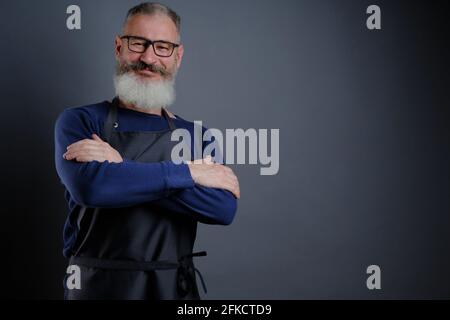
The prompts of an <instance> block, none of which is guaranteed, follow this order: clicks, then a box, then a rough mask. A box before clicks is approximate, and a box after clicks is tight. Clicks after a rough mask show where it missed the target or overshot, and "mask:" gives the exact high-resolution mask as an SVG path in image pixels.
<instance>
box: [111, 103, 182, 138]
mask: <svg viewBox="0 0 450 320" xmlns="http://www.w3.org/2000/svg"><path fill="white" fill-rule="evenodd" d="M118 108H119V98H118V97H115V98H114V99H113V101H112V102H111V106H110V109H109V112H108V116H107V117H106V121H105V124H104V128H103V138H104V140H106V141H107V142H110V140H111V133H112V131H113V129H114V128H117V126H118V123H117V110H118ZM161 113H162V116H163V117H164V118H165V119H166V121H167V123H168V124H169V129H170V130H171V131H174V130H175V129H176V128H177V127H176V126H175V123H174V122H173V119H172V118H171V117H170V116H169V114H168V113H167V111H166V109H165V108H161Z"/></svg>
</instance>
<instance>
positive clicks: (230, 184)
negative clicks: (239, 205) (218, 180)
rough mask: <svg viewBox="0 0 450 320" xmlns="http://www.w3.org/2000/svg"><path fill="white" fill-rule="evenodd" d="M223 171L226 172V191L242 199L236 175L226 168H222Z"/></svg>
mask: <svg viewBox="0 0 450 320" xmlns="http://www.w3.org/2000/svg"><path fill="white" fill-rule="evenodd" d="M221 169H222V170H223V172H224V175H225V177H224V178H223V183H224V189H225V190H228V191H230V192H231V193H233V195H234V196H235V197H236V198H237V199H240V198H241V191H240V188H239V181H238V178H237V177H236V175H235V174H234V172H233V170H231V168H229V167H226V166H221Z"/></svg>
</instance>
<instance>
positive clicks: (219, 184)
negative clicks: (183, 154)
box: [187, 157, 241, 199]
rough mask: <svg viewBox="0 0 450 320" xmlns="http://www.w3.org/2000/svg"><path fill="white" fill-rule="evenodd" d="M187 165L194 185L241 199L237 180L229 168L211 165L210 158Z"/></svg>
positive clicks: (215, 164)
mask: <svg viewBox="0 0 450 320" xmlns="http://www.w3.org/2000/svg"><path fill="white" fill-rule="evenodd" d="M187 164H188V166H189V170H190V171H191V176H192V179H193V180H194V182H195V183H197V184H199V185H201V186H204V187H208V188H217V189H225V190H228V191H230V192H231V193H233V194H234V196H235V197H236V198H238V199H239V198H240V197H241V191H240V189H239V181H238V178H237V177H236V175H235V174H234V172H233V170H231V169H230V168H228V167H226V166H224V165H221V164H217V163H213V162H212V161H211V157H208V158H206V159H205V160H200V161H194V162H187Z"/></svg>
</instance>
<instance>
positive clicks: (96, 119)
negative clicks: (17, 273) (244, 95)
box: [55, 3, 240, 300]
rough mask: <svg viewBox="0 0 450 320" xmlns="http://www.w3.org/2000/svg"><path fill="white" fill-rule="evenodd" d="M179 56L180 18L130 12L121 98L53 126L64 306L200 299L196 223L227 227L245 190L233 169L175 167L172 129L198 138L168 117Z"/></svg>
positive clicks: (119, 51)
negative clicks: (65, 210) (70, 302)
mask: <svg viewBox="0 0 450 320" xmlns="http://www.w3.org/2000/svg"><path fill="white" fill-rule="evenodd" d="M183 52H184V48H183V45H182V44H181V43H180V17H179V16H178V14H177V13H175V12H174V11H173V10H171V9H170V8H168V7H167V6H164V5H162V4H158V3H143V4H140V5H138V6H136V7H134V8H132V9H130V11H129V12H128V14H127V18H126V21H125V24H124V27H123V34H122V35H120V36H118V37H117V38H116V40H115V56H116V60H117V67H116V74H115V77H114V85H115V90H116V97H115V98H114V99H113V100H112V101H111V102H109V101H105V102H102V103H97V104H92V105H88V106H82V107H74V108H69V109H66V110H64V111H63V112H62V113H61V115H60V116H59V117H58V120H57V121H56V125H55V162H56V169H57V173H58V176H59V178H60V181H61V183H62V184H63V186H64V188H65V197H66V200H67V202H68V206H69V214H68V217H67V220H66V223H65V226H64V232H63V234H64V252H63V253H64V256H65V257H67V258H68V259H69V263H68V264H69V267H68V269H67V275H66V278H65V281H64V288H65V291H64V292H65V298H66V299H77V300H78V299H133V300H134V299H139V300H140V299H144V300H156V299H158V300H160V299H177V300H178V299H200V295H199V291H198V288H197V279H196V275H198V276H199V278H200V280H201V282H202V284H203V287H204V282H203V279H202V276H201V275H200V273H199V272H198V270H197V269H196V268H195V266H194V262H193V257H196V256H205V255H206V252H198V253H193V248H194V243H195V239H196V231H197V224H198V223H199V222H200V223H206V224H220V225H229V224H230V223H231V222H232V221H233V219H234V216H235V213H236V209H237V200H236V199H237V198H239V197H240V191H239V182H238V179H237V177H236V175H235V174H234V173H233V171H232V170H231V169H230V168H228V167H226V166H223V165H220V164H216V163H214V162H213V161H212V160H211V159H207V160H205V161H199V162H198V161H195V162H194V161H193V160H198V159H193V158H191V159H190V160H191V161H188V162H184V163H182V164H175V162H173V161H172V159H171V151H172V148H173V147H174V145H175V143H174V142H172V141H171V134H172V132H173V131H174V130H176V129H177V128H182V129H187V130H189V132H191V137H194V134H193V131H194V124H193V123H192V122H189V121H186V120H184V119H182V118H181V117H179V116H178V115H175V114H173V113H172V112H170V111H169V110H168V109H167V108H169V107H170V106H171V105H172V104H173V102H174V100H175V89H174V84H175V78H176V74H177V71H178V69H179V68H180V65H181V62H182V58H183ZM196 143H202V142H196V141H192V143H191V145H192V146H195V144H196ZM201 145H202V147H203V148H204V147H205V145H204V144H203V143H202V144H201ZM191 154H194V152H191ZM204 289H205V292H206V288H205V287H204Z"/></svg>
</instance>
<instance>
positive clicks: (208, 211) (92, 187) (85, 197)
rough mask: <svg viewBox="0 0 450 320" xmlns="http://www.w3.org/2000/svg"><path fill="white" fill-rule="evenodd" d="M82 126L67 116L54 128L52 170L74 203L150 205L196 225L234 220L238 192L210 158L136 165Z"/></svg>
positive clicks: (222, 168) (228, 173)
mask: <svg viewBox="0 0 450 320" xmlns="http://www.w3.org/2000/svg"><path fill="white" fill-rule="evenodd" d="M77 120H78V121H77ZM77 122H78V123H77ZM84 122H85V121H84ZM82 123H83V121H79V119H78V118H77V117H76V116H74V115H73V114H70V113H68V112H65V113H63V115H62V116H61V117H60V118H59V119H58V121H57V124H56V127H55V145H56V149H55V152H56V153H55V161H56V168H57V171H58V174H59V176H60V178H61V181H62V182H63V184H64V185H65V186H66V188H67V189H68V191H69V192H70V194H71V196H72V198H73V199H74V201H75V202H77V203H78V204H80V205H83V206H88V207H127V206H132V205H136V204H139V203H144V202H152V203H153V204H154V205H155V206H159V207H162V208H166V209H168V210H170V211H172V212H177V213H181V214H188V215H190V216H192V217H194V218H195V219H197V220H199V221H200V222H204V223H209V224H224V225H227V224H230V223H231V222H232V220H233V218H234V215H235V212H236V207H237V203H236V198H239V197H240V192H239V183H238V180H237V178H236V176H235V175H234V173H233V172H232V170H231V169H229V168H227V167H225V166H222V165H219V164H214V163H212V162H211V161H209V160H207V161H205V162H204V163H189V164H183V165H175V164H173V163H172V162H170V161H165V162H159V163H140V162H135V161H130V160H127V159H122V157H121V155H120V153H119V152H118V151H117V150H115V149H114V148H112V147H111V146H110V145H109V144H108V143H106V142H104V141H102V140H101V139H100V138H99V137H98V136H97V135H96V134H94V135H92V132H93V131H94V130H92V128H87V127H83V126H82V125H81V124H82ZM74 126H75V128H74ZM168 191H170V196H168V195H167V194H168Z"/></svg>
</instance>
